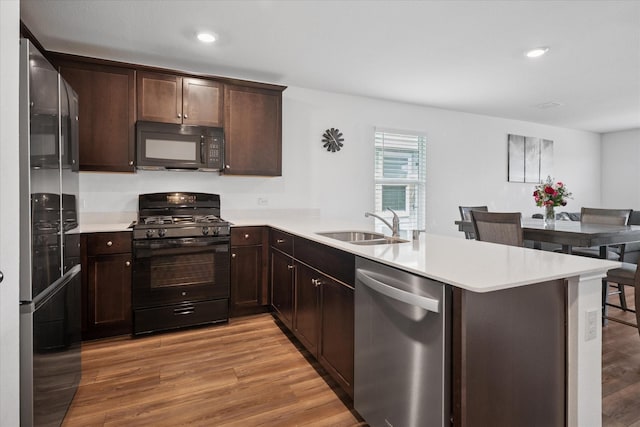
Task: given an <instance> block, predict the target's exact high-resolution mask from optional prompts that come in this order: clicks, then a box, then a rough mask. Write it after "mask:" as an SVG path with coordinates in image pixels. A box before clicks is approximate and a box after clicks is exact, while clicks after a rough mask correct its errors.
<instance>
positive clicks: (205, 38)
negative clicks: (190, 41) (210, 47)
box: [198, 33, 216, 43]
mask: <svg viewBox="0 0 640 427" xmlns="http://www.w3.org/2000/svg"><path fill="white" fill-rule="evenodd" d="M198 40H200V41H201V42H203V43H213V42H214V41H216V36H215V35H214V34H211V33H198Z"/></svg>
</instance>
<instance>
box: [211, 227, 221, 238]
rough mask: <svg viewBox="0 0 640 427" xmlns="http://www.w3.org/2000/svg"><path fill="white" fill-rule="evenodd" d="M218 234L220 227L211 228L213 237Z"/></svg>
mask: <svg viewBox="0 0 640 427" xmlns="http://www.w3.org/2000/svg"><path fill="white" fill-rule="evenodd" d="M218 234H220V227H213V235H214V236H217V235H218Z"/></svg>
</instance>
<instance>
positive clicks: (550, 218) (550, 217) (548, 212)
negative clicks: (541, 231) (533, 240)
mask: <svg viewBox="0 0 640 427" xmlns="http://www.w3.org/2000/svg"><path fill="white" fill-rule="evenodd" d="M555 223H556V210H555V206H545V207H544V224H545V225H553V224H555Z"/></svg>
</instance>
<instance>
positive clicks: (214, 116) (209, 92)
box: [182, 77, 223, 127]
mask: <svg viewBox="0 0 640 427" xmlns="http://www.w3.org/2000/svg"><path fill="white" fill-rule="evenodd" d="M182 112H183V117H182V122H183V123H184V124H186V125H187V124H188V125H200V126H215V127H221V126H222V115H223V114H222V85H221V84H220V83H217V82H214V81H211V80H204V79H194V78H190V77H185V78H184V79H183V80H182Z"/></svg>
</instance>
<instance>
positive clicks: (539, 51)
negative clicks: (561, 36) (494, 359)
mask: <svg viewBox="0 0 640 427" xmlns="http://www.w3.org/2000/svg"><path fill="white" fill-rule="evenodd" d="M548 51H549V48H548V47H546V46H545V47H536V48H535V49H531V50H529V51H527V53H525V55H527V57H529V58H538V57H540V56H542V55H544V54H545V53H547V52H548Z"/></svg>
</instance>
